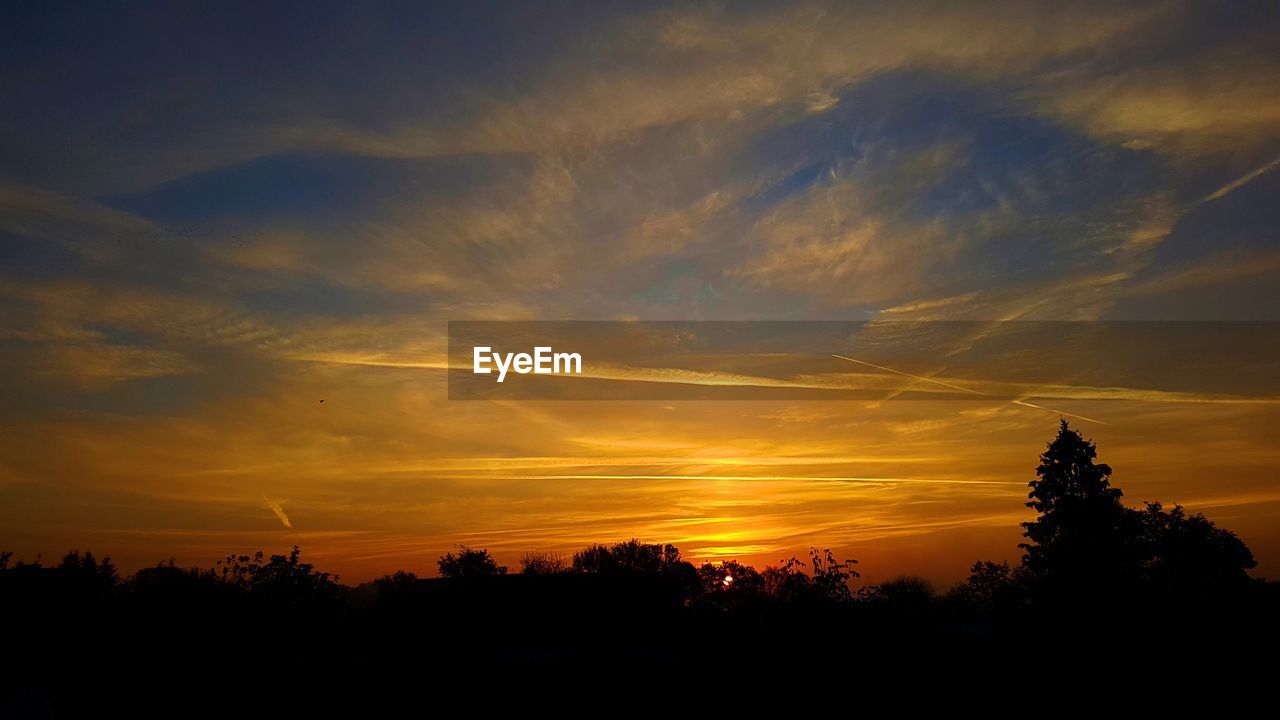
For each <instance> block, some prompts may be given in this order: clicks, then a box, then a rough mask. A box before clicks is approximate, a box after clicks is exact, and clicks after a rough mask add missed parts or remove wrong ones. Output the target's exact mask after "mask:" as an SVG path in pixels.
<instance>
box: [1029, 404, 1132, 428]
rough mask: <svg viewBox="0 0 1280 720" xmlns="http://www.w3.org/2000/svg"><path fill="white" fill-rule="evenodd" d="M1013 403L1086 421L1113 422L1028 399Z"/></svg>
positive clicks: (1100, 423) (1103, 423)
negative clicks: (1038, 403) (1045, 405)
mask: <svg viewBox="0 0 1280 720" xmlns="http://www.w3.org/2000/svg"><path fill="white" fill-rule="evenodd" d="M1013 404H1014V405H1025V406H1027V407H1029V408H1035V409H1037V410H1044V411H1045V412H1053V413H1058V414H1059V415H1065V416H1067V417H1072V418H1075V419H1077V420H1085V421H1087V422H1091V423H1098V424H1099V425H1110V424H1111V423H1107V422H1103V421H1101V420H1095V419H1093V418H1091V417H1085V416H1083V415H1072V414H1071V413H1069V412H1063V411H1061V410H1054V409H1053V408H1047V407H1043V406H1040V405H1036V404H1035V403H1029V402H1027V401H1026V400H1014V401H1013Z"/></svg>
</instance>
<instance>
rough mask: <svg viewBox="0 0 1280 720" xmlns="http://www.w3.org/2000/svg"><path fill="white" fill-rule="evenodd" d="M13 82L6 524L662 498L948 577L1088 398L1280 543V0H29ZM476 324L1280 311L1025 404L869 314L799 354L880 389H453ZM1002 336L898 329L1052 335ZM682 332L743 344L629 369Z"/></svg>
mask: <svg viewBox="0 0 1280 720" xmlns="http://www.w3.org/2000/svg"><path fill="white" fill-rule="evenodd" d="M0 107H2V108H3V110H0V398H2V399H3V404H2V405H0V550H11V551H14V552H15V553H16V554H17V555H18V556H20V557H23V558H25V559H28V560H30V559H34V558H35V556H36V555H37V554H40V553H43V554H44V556H45V557H46V558H49V557H53V556H59V555H61V554H62V553H64V552H66V551H67V550H70V549H82V550H83V549H88V550H92V551H94V552H95V553H98V554H107V555H110V556H111V557H112V558H113V559H114V560H115V561H116V562H117V564H119V565H120V566H121V567H122V568H123V569H125V570H133V569H136V568H138V567H141V566H145V565H151V564H155V563H157V562H159V561H161V560H165V559H167V558H170V557H174V558H177V560H178V562H179V563H182V564H199V565H205V566H207V565H210V564H212V563H213V562H214V561H215V560H216V559H218V558H220V557H222V556H224V555H226V554H228V553H230V552H246V551H253V550H257V549H263V550H266V551H268V552H283V551H286V550H287V549H288V548H289V547H291V546H293V545H295V544H296V545H300V546H301V547H302V549H303V554H304V558H308V559H310V560H311V561H313V562H315V563H317V564H318V565H319V566H320V567H321V568H323V569H326V570H332V571H336V572H338V573H340V574H341V575H342V579H343V581H345V582H357V581H362V580H367V579H370V578H372V577H375V576H378V575H381V574H384V573H386V572H390V571H394V570H397V569H405V570H412V571H415V572H418V573H420V574H430V573H432V572H434V560H435V558H436V556H438V555H439V554H440V553H442V552H444V551H446V550H448V549H450V547H451V546H452V545H454V544H456V543H468V544H472V545H477V546H484V547H488V548H489V549H491V550H492V551H493V552H494V553H495V554H496V555H497V557H498V558H499V560H501V561H504V562H506V563H507V564H510V565H512V566H515V565H516V564H517V562H518V560H519V557H520V555H521V554H522V553H523V552H524V551H528V550H550V551H561V552H565V553H568V552H571V551H572V550H573V549H575V548H577V547H580V546H582V545H585V544H587V543H591V542H597V541H600V542H608V541H617V540H623V539H627V538H630V537H638V538H640V539H643V540H648V541H653V542H671V543H674V544H676V545H677V546H678V547H679V548H680V549H681V550H682V551H683V552H684V554H685V557H686V558H688V559H692V560H695V561H701V560H704V559H709V560H718V559H727V558H734V559H738V560H741V561H744V562H750V563H753V564H756V565H763V564H766V563H776V562H778V561H779V560H780V559H781V558H783V557H787V556H790V555H792V554H803V553H804V552H805V551H806V550H807V548H808V547H809V546H810V545H817V546H820V547H831V548H832V549H833V550H835V551H836V552H837V554H839V555H840V556H842V557H849V558H856V559H858V560H859V561H860V565H859V569H860V570H861V571H862V572H863V574H864V578H865V579H867V580H869V581H872V582H874V581H876V580H883V579H886V578H889V577H892V576H896V575H901V574H918V575H923V576H925V577H927V578H929V579H931V580H933V581H935V582H936V583H938V584H940V585H945V584H946V583H949V582H952V581H954V580H956V579H958V578H960V577H963V576H964V575H965V574H966V573H967V570H968V567H969V565H970V564H972V563H973V562H974V561H975V560H979V559H991V560H1001V559H1010V560H1016V559H1017V557H1018V552H1019V551H1018V549H1017V543H1018V542H1019V540H1020V539H1021V538H1020V535H1019V533H1020V530H1019V528H1018V523H1019V522H1021V521H1024V520H1028V519H1030V517H1031V515H1030V511H1028V510H1027V509H1026V508H1025V507H1024V506H1023V502H1024V501H1025V497H1026V491H1027V487H1026V484H1027V482H1028V481H1029V480H1030V479H1031V478H1032V477H1034V468H1035V466H1036V464H1037V455H1038V454H1039V452H1040V451H1041V450H1042V449H1043V447H1044V444H1045V443H1046V442H1047V441H1048V440H1049V439H1051V438H1052V436H1053V434H1054V432H1055V431H1056V428H1057V423H1058V419H1059V415H1060V414H1061V413H1067V414H1069V415H1070V416H1071V417H1069V418H1068V419H1071V421H1072V422H1073V424H1074V425H1076V426H1077V427H1078V428H1079V429H1080V430H1081V431H1082V432H1083V433H1084V434H1085V436H1086V437H1092V438H1093V439H1094V440H1096V441H1097V443H1098V446H1099V453H1100V459H1101V460H1102V461H1104V462H1107V463H1109V464H1111V465H1112V466H1113V468H1114V469H1115V475H1114V476H1113V482H1114V483H1115V484H1117V485H1118V486H1119V487H1121V488H1122V489H1123V490H1124V491H1125V498H1126V500H1127V501H1128V502H1130V503H1139V502H1141V501H1143V500H1161V501H1164V502H1165V503H1166V504H1173V503H1182V504H1183V505H1185V506H1186V507H1187V508H1188V509H1189V510H1191V511H1196V512H1204V513H1205V514H1207V515H1208V516H1209V517H1210V518H1211V519H1213V520H1214V521H1215V522H1217V523H1218V524H1219V525H1222V526H1224V527H1227V528H1229V529H1232V530H1235V531H1236V532H1238V533H1239V534H1240V536H1241V537H1242V538H1243V539H1244V540H1245V541H1246V542H1247V543H1248V544H1249V545H1250V546H1251V547H1252V548H1253V550H1254V553H1255V555H1256V557H1257V559H1258V562H1259V568H1258V571H1257V573H1258V574H1259V575H1265V576H1269V577H1271V578H1276V577H1277V576H1280V474H1278V473H1277V470H1278V469H1280V441H1278V440H1277V438H1280V430H1277V425H1280V394H1277V386H1276V384H1275V382H1266V381H1265V379H1266V378H1267V377H1268V376H1269V377H1271V378H1273V379H1274V378H1280V362H1278V361H1280V335H1278V334H1277V332H1276V327H1275V326H1274V325H1271V324H1270V323H1272V322H1276V321H1280V236H1278V235H1280V10H1278V9H1277V6H1276V4H1275V3H1274V2H1239V3H1235V2H1233V3H1216V2H1206V3H1194V2H1156V3H1139V2H1132V3H1128V2H1126V3H1116V2H1107V3H1087V2H1084V3H1060V2H1026V3H999V2H992V3H979V2H970V3H958V2H912V1H909V0H908V1H906V2H890V3H880V2H877V3H854V2H838V3H809V2H804V3H793V4H783V3H764V2H699V3H682V4H672V5H664V4H657V3H613V2H580V3H568V4H561V3H544V2H536V3H534V2H526V3H509V4H495V3H488V2H459V3H426V2H405V3H393V2H374V3H359V4H357V3H352V4H350V5H344V4H341V3H303V2H297V3H289V2H271V3H199V4H195V3H192V4H189V3H182V2H164V3H148V4H142V3H96V4H80V3H72V4H68V3H55V2H38V3H37V2H30V3H9V4H7V5H6V7H5V8H4V9H3V10H0ZM462 320H508V321H513V320H521V321H543V320H688V321H702V320H847V321H875V322H879V321H912V320H966V321H993V322H996V321H1027V320H1070V321H1097V320H1113V321H1131V320H1159V321H1170V320H1176V321H1186V320H1197V321H1228V320H1230V321H1254V324H1253V325H1250V326H1247V328H1248V329H1247V330H1246V332H1247V333H1249V334H1252V336H1253V337H1254V339H1255V340H1256V339H1261V340H1262V341H1264V342H1263V346H1266V343H1268V342H1269V343H1270V345H1269V347H1270V348H1271V352H1270V354H1269V355H1268V354H1266V353H1265V352H1262V353H1259V352H1255V351H1254V350H1250V351H1248V352H1243V351H1241V352H1222V350H1223V348H1222V347H1221V346H1220V345H1216V346H1215V347H1214V348H1205V349H1204V352H1201V351H1200V350H1198V349H1197V348H1196V347H1195V343H1185V342H1184V343H1182V344H1181V345H1180V346H1179V347H1181V348H1183V349H1184V350H1185V352H1181V353H1174V352H1151V353H1149V354H1148V356H1147V357H1146V358H1145V359H1144V363H1146V365H1144V366H1143V367H1149V368H1150V373H1149V374H1148V373H1145V372H1137V373H1134V372H1130V373H1128V374H1126V375H1125V376H1124V382H1120V381H1118V380H1116V379H1115V373H1114V372H1112V371H1113V370H1114V368H1111V367H1109V366H1108V367H1103V366H1102V365H1101V364H1097V363H1096V362H1095V361H1090V362H1089V363H1085V364H1084V365H1083V366H1080V367H1074V368H1072V369H1071V372H1070V373H1065V372H1064V373H1062V375H1061V376H1054V377H1043V378H1039V380H1038V382H1042V383H1043V385H1037V388H1039V389H1034V388H1033V390H1034V392H1033V391H1032V390H1028V389H1026V388H1022V389H1020V390H1019V391H1018V392H1017V393H1016V398H1015V399H1022V400H1025V401H1026V403H1024V404H1019V403H1016V402H1011V401H1010V399H1009V398H1006V397H998V396H996V394H995V393H992V394H991V395H990V396H984V397H974V398H971V399H968V400H966V401H964V402H955V401H952V400H947V399H939V398H931V399H930V398H923V399H922V398H919V397H916V398H915V399H912V397H911V391H912V390H913V389H914V390H916V391H918V390H919V389H920V385H919V383H920V382H922V381H919V380H913V379H912V378H909V377H906V376H905V375H902V374H896V375H895V374H894V373H892V372H888V371H884V372H881V371H877V370H875V369H874V368H870V367H867V366H854V365H851V364H849V363H846V362H844V361H842V360H840V359H838V358H831V359H830V366H829V367H826V366H820V365H817V366H811V365H806V368H807V370H806V373H808V374H807V375H806V376H805V377H827V378H829V377H846V376H849V375H848V374H850V373H855V374H857V375H858V377H860V378H862V379H863V380H867V378H870V380H867V381H868V382H873V383H881V384H882V385H877V387H879V388H880V389H882V390H883V391H884V396H883V397H882V398H878V399H859V400H823V399H818V398H815V399H807V398H804V399H789V400H778V399H761V400H732V401H728V400H726V401H719V400H698V399H678V400H585V401H547V400H521V399H496V400H456V399H455V400H450V399H448V394H447V391H446V390H447V388H446V372H445V368H446V366H447V361H448V355H447V330H446V328H447V323H448V322H449V321H462ZM1206 338H1210V335H1209V334H1206ZM1205 343H1206V345H1208V344H1209V343H1210V340H1209V339H1206V341H1205ZM841 350H842V348H832V349H831V350H830V352H831V353H839V352H841ZM1044 352H1045V353H1049V354H1051V353H1052V352H1053V350H1052V348H1046V349H1045V351H1044ZM1011 357H1012V359H1008V358H1006V360H1005V361H1004V362H1002V363H1000V364H998V365H996V366H988V367H980V366H978V365H975V364H960V363H959V361H958V360H954V361H953V359H952V358H950V357H948V356H946V355H935V354H929V353H923V354H922V353H916V354H914V355H907V356H904V358H902V362H903V365H902V366H901V367H895V368H894V369H895V370H899V371H901V372H905V373H909V374H911V375H916V376H919V377H928V378H933V379H937V380H939V381H943V382H947V383H951V384H954V385H957V386H961V387H965V388H970V387H975V388H988V387H994V385H993V384H998V383H1001V382H1003V381H1006V380H1008V379H1009V378H1011V377H1015V376H1017V375H1018V373H1019V370H1020V367H1021V365H1022V364H1023V363H1026V364H1034V363H1036V362H1040V361H1041V360H1042V358H1034V357H1031V356H1023V357H1021V359H1019V356H1016V355H1015V356H1011ZM823 361H824V362H826V359H825V358H824V359H823ZM805 362H806V363H814V362H816V361H815V360H814V359H813V358H808V359H806V360H805ZM659 370H660V371H661V373H667V375H666V377H672V373H679V372H695V371H697V372H712V371H716V368H710V369H708V368H707V367H700V368H693V367H676V368H673V367H670V366H665V367H663V368H659V369H654V368H645V367H638V368H631V369H629V370H628V373H630V374H628V373H621V374H619V375H618V376H617V377H614V378H613V379H614V380H615V381H617V382H629V381H634V382H642V381H643V382H650V383H651V382H655V379H654V375H653V373H654V372H658V371H659ZM645 372H648V373H650V374H649V375H644V373H645ZM725 372H728V369H725ZM827 373H831V374H834V375H831V376H828V375H827ZM637 375H640V376H643V377H637ZM742 375H743V373H742V372H740V371H735V374H734V377H737V378H741V377H742ZM1068 375H1069V376H1068ZM877 376H878V377H877ZM1259 378H1262V379H1263V380H1258V379H1259ZM658 379H659V380H661V377H659V378H658ZM817 392H821V389H820V388H819V389H818V390H817ZM322 400H323V402H321V401H322ZM1027 403H1029V404H1027ZM1031 405H1040V406H1043V407H1032V406H1031Z"/></svg>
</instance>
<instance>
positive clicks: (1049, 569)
mask: <svg viewBox="0 0 1280 720" xmlns="http://www.w3.org/2000/svg"><path fill="white" fill-rule="evenodd" d="M1097 455H1098V453H1097V449H1096V447H1095V446H1094V444H1093V442H1091V441H1089V440H1085V439H1084V438H1083V437H1081V436H1080V433H1078V432H1076V431H1075V430H1073V429H1071V427H1070V425H1068V424H1067V421H1066V420H1063V421H1062V422H1061V425H1060V426H1059V428H1058V435H1057V437H1056V438H1054V440H1053V442H1051V443H1049V446H1048V449H1046V450H1045V452H1044V453H1043V454H1041V455H1040V465H1039V467H1037V468H1036V477H1037V479H1035V480H1032V481H1031V483H1030V487H1031V492H1030V493H1029V495H1028V497H1029V500H1028V502H1027V507H1030V508H1032V509H1034V510H1035V511H1037V512H1038V513H1040V516H1039V517H1038V518H1037V519H1036V520H1034V521H1031V522H1025V523H1022V527H1023V529H1024V533H1023V534H1024V535H1025V536H1026V537H1027V539H1028V540H1030V542H1027V543H1022V544H1021V545H1020V546H1019V547H1021V548H1023V549H1025V550H1026V554H1025V555H1024V556H1023V559H1022V562H1023V565H1024V566H1025V567H1026V568H1027V569H1028V570H1029V571H1030V572H1031V573H1032V574H1033V575H1036V576H1038V577H1039V578H1041V579H1042V580H1044V581H1048V582H1052V583H1053V584H1054V585H1056V586H1058V587H1057V588H1056V591H1062V590H1064V589H1065V588H1072V589H1073V590H1078V589H1080V588H1083V587H1085V586H1092V587H1101V586H1110V585H1112V584H1114V583H1115V582H1117V581H1118V580H1120V579H1121V578H1122V577H1123V576H1124V568H1125V565H1126V557H1125V556H1126V553H1125V550H1124V547H1123V546H1124V541H1125V538H1124V527H1123V526H1124V523H1125V519H1126V518H1125V508H1124V506H1123V505H1121V503H1120V498H1121V496H1122V493H1121V492H1120V490H1119V489H1118V488H1113V487H1111V481H1110V477H1111V467H1110V466H1109V465H1106V464H1102V463H1095V462H1094V459H1095V458H1097Z"/></svg>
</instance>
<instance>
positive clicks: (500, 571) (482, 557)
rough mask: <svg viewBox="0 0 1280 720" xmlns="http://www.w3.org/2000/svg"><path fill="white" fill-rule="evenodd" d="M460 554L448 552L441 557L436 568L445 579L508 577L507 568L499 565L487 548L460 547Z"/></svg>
mask: <svg viewBox="0 0 1280 720" xmlns="http://www.w3.org/2000/svg"><path fill="white" fill-rule="evenodd" d="M457 550H458V552H457V553H453V552H448V553H445V554H444V555H441V556H440V559H439V560H437V561H436V566H437V567H439V569H440V577H443V578H474V577H492V576H494V575H506V574H507V566H506V565H499V564H498V561H496V560H494V559H493V556H492V555H490V554H489V551H488V550H487V549H485V548H473V547H470V546H468V545H459V546H458V548H457Z"/></svg>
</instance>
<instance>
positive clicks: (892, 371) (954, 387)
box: [831, 353, 986, 395]
mask: <svg viewBox="0 0 1280 720" xmlns="http://www.w3.org/2000/svg"><path fill="white" fill-rule="evenodd" d="M831 356H832V357H838V358H840V359H841V360H848V361H849V362H853V363H858V364H859V365H866V366H867V367H873V368H875V369H877V370H884V371H885V372H891V373H896V374H898V375H902V376H904V377H909V378H911V379H913V380H922V381H924V382H929V383H933V384H934V385H941V386H942V387H948V388H951V389H952V390H960V391H961V392H967V393H972V394H974V395H986V393H983V392H978V391H977V390H970V389H969V388H963V387H960V386H959V385H952V384H951V383H944V382H942V381H941V380H934V379H933V378H927V377H921V376H919V375H912V374H911V373H905V372H902V371H901V370H894V369H893V368H890V367H885V366H883V365H876V364H875V363H869V362H866V361H863V360H854V359H853V358H851V357H845V356H844V355H836V354H835V353H831Z"/></svg>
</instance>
